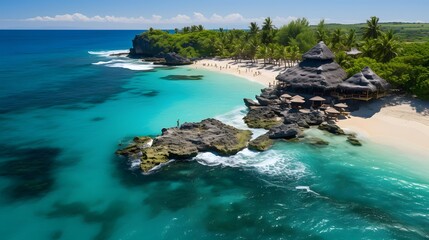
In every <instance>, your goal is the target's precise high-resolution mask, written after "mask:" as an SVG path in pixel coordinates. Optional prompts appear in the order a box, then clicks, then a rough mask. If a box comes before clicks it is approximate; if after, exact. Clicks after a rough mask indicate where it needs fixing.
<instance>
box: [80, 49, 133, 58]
mask: <svg viewBox="0 0 429 240" xmlns="http://www.w3.org/2000/svg"><path fill="white" fill-rule="evenodd" d="M129 52H130V51H129V50H128V49H124V50H109V51H88V53H89V54H91V55H98V56H103V57H111V55H112V54H118V53H129Z"/></svg>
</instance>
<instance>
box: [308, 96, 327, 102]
mask: <svg viewBox="0 0 429 240" xmlns="http://www.w3.org/2000/svg"><path fill="white" fill-rule="evenodd" d="M309 100H310V101H313V102H323V101H325V100H326V99H324V98H322V97H319V96H315V97H312V98H310V99H309Z"/></svg>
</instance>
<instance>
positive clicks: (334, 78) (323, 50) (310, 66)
mask: <svg viewBox="0 0 429 240" xmlns="http://www.w3.org/2000/svg"><path fill="white" fill-rule="evenodd" d="M302 58H303V61H302V62H300V63H299V64H298V65H297V66H294V67H291V68H288V69H287V70H286V71H285V72H283V73H280V74H279V75H278V76H277V77H276V79H277V80H278V81H279V82H280V83H281V84H280V86H283V87H284V88H286V89H288V90H291V91H292V92H298V93H299V92H303V93H311V94H314V95H316V94H317V95H324V94H328V93H330V92H331V91H333V90H335V89H336V87H337V86H338V84H340V83H342V81H343V79H345V78H346V77H347V73H346V72H345V71H344V70H343V69H342V68H341V66H340V65H338V63H336V62H335V61H334V58H335V56H334V54H333V53H332V51H331V50H330V49H329V48H328V47H327V46H326V44H325V43H324V42H319V43H318V44H317V45H316V46H314V47H313V48H312V49H310V50H309V51H308V52H306V53H305V54H304V55H303V56H302Z"/></svg>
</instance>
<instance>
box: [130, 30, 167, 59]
mask: <svg viewBox="0 0 429 240" xmlns="http://www.w3.org/2000/svg"><path fill="white" fill-rule="evenodd" d="M163 50H164V49H163V48H161V47H158V46H157V45H156V44H155V42H153V41H151V40H150V39H149V37H148V35H145V34H142V35H137V36H135V37H134V39H133V47H132V48H131V49H130V54H129V56H130V57H133V58H141V57H155V55H157V54H159V53H161V52H162V51H163Z"/></svg>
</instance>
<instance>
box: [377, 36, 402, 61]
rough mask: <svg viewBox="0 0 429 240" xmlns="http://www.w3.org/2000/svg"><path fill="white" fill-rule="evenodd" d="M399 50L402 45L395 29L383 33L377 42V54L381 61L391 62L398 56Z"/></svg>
mask: <svg viewBox="0 0 429 240" xmlns="http://www.w3.org/2000/svg"><path fill="white" fill-rule="evenodd" d="M399 51H400V45H399V42H398V41H397V40H396V38H395V35H394V34H393V31H388V32H387V33H382V34H381V36H380V37H379V38H378V39H377V41H376V42H375V56H376V58H377V60H379V61H381V62H389V61H390V60H392V59H393V58H395V57H396V56H398V53H399Z"/></svg>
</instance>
